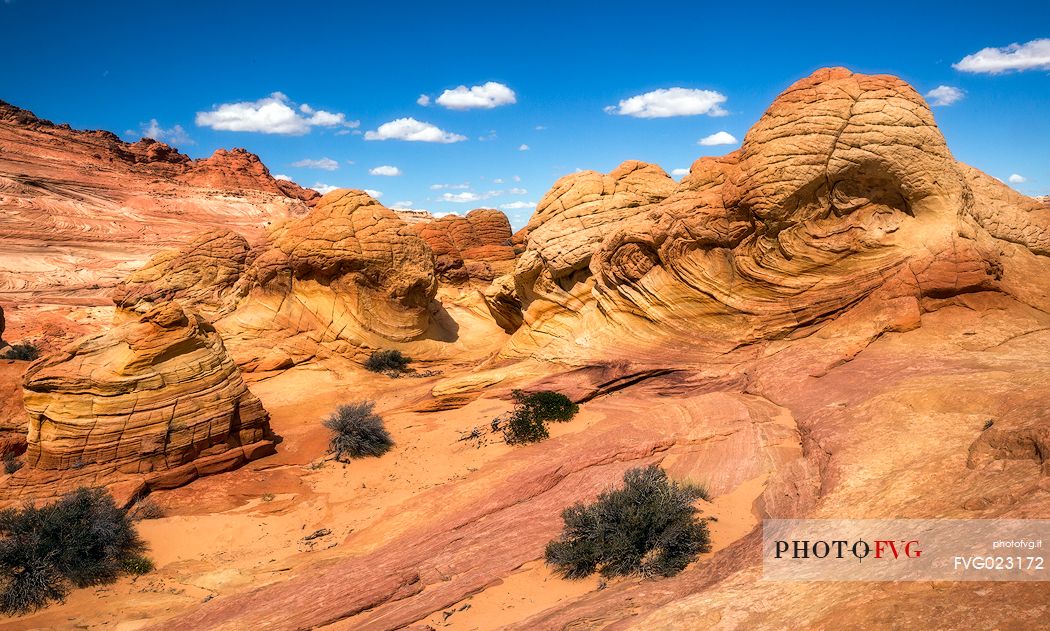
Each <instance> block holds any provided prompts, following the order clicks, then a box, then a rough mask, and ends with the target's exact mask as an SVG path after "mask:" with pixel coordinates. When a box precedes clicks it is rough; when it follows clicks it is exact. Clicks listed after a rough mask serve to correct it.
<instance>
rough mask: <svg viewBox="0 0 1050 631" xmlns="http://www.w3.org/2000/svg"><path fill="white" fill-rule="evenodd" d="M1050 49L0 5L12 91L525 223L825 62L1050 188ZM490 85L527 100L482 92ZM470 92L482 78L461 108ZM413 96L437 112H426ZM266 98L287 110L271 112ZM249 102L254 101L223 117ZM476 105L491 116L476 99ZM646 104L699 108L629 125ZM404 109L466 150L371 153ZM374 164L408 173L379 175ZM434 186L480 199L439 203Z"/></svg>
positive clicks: (176, 137)
mask: <svg viewBox="0 0 1050 631" xmlns="http://www.w3.org/2000/svg"><path fill="white" fill-rule="evenodd" d="M1044 38H1050V3H1048V2H1045V0H1044V1H1041V2H1014V3H1003V4H1001V5H995V6H993V5H988V4H987V2H982V3H972V4H970V3H967V2H950V3H947V2H946V3H942V4H940V5H939V6H938V5H936V4H935V3H928V2H914V1H913V2H908V3H893V2H880V3H878V4H877V5H872V4H870V3H853V4H848V3H842V2H841V1H839V2H833V3H823V4H822V3H808V4H807V5H805V6H804V7H803V6H802V5H801V4H800V3H783V2H770V3H764V2H751V3H746V4H744V3H732V4H730V3H685V2H680V3H665V4H661V3H652V4H644V3H638V2H629V3H628V2H616V1H606V2H598V3H571V2H563V3H553V2H550V3H549V2H534V3H529V4H524V3H521V4H519V3H514V4H511V3H502V4H501V3H491V2H487V3H455V4H453V3H419V4H415V3H367V4H365V3H339V4H338V5H337V4H336V3H331V4H319V3H311V2H305V1H302V2H297V3H288V2H263V1H258V2H250V3H248V2H222V3H220V2H177V3H176V2H170V3H161V2H105V3H103V2H97V3H96V2H90V3H89V2H72V1H69V2H51V1H48V0H0V59H4V60H5V63H4V66H3V71H2V72H0V98H2V99H4V100H7V101H9V102H12V103H14V104H16V105H19V106H21V107H25V108H27V109H30V110H33V111H34V112H35V113H37V114H38V115H40V116H42V117H45V118H49V119H52V120H55V121H58V122H68V123H70V124H71V125H73V126H74V127H78V128H92V129H94V128H102V129H109V130H112V131H114V132H116V133H119V134H121V135H122V136H124V137H125V138H128V139H132V140H133V139H136V138H137V137H138V136H140V135H141V132H142V130H143V129H145V128H148V127H149V125H150V123H151V121H153V120H156V122H157V128H159V129H160V130H161V131H160V132H159V135H161V136H162V139H163V140H165V141H168V142H171V143H172V144H175V145H176V146H178V147H179V148H180V149H181V150H183V151H184V152H186V153H188V154H190V155H191V156H193V157H202V156H206V155H209V154H210V153H211V152H212V151H214V150H215V149H216V148H219V147H233V146H240V147H245V148H247V149H249V150H251V151H253V152H255V153H258V154H259V155H260V156H261V157H262V158H263V160H264V161H265V162H266V164H267V165H268V166H269V167H270V170H271V171H272V172H273V173H275V174H284V175H287V176H290V177H291V178H293V179H295V180H296V181H297V182H299V183H300V184H302V185H304V186H313V185H315V184H327V185H333V186H351V187H356V188H365V189H371V190H375V191H379V192H381V193H382V198H381V200H382V201H383V202H384V203H385V204H387V205H394V204H397V203H398V202H411V203H412V204H413V207H414V208H422V209H428V210H431V211H433V212H436V213H443V212H453V211H458V212H465V211H467V210H469V209H471V208H474V207H480V206H486V207H505V209H506V211H507V213H508V215H509V216H510V217H511V219H512V222H513V223H514V224H515V225H516V226H521V225H523V224H524V223H525V221H527V219H528V217H529V215H530V214H531V207H529V206H528V204H529V203H535V202H536V201H538V200H539V199H540V197H541V196H542V195H543V194H544V193H545V192H546V190H547V189H548V188H549V187H550V185H551V184H552V183H553V182H554V181H555V180H556V179H557V178H558V177H560V176H562V175H564V174H566V173H570V172H572V171H574V170H576V169H598V170H601V171H608V170H610V169H612V168H615V167H616V165H617V164H619V163H620V162H622V161H623V160H626V159H639V160H645V161H649V162H655V163H657V164H659V165H660V166H662V167H664V168H665V169H666V170H667V171H669V172H670V171H672V170H673V169H678V168H687V167H688V166H689V165H690V164H691V163H692V161H693V160H695V159H696V158H697V157H699V156H701V155H718V154H722V153H725V152H728V151H731V150H733V149H735V148H736V146H737V145H736V144H729V145H713V146H704V145H700V144H698V141H699V140H700V139H702V138H705V137H708V136H710V135H712V134H716V133H718V132H726V133H727V134H729V135H730V136H733V137H734V138H736V139H742V138H743V136H744V134H745V132H746V131H747V129H748V128H749V127H750V126H751V125H752V124H753V123H754V122H755V121H756V120H757V119H758V118H759V116H761V114H762V112H763V111H764V110H765V108H766V107H767V106H768V105H769V103H770V102H771V101H772V100H773V98H775V97H776V95H777V94H778V93H779V92H780V91H782V90H783V89H784V88H785V87H787V86H788V85H790V84H791V83H792V82H793V81H795V80H796V79H798V78H800V77H803V76H805V75H807V74H809V73H810V72H812V71H813V70H815V69H816V68H819V67H822V66H829V65H844V66H847V67H849V68H851V69H853V70H856V71H859V72H871V73H876V72H880V73H881V72H885V73H892V74H896V75H898V76H900V77H902V78H904V79H905V80H907V81H909V82H910V83H911V84H912V85H914V86H915V87H916V88H917V89H918V90H919V91H920V92H921V93H923V94H926V93H928V92H929V91H931V90H933V89H935V88H938V87H939V86H948V87H950V88H955V89H957V90H960V91H961V98H959V99H958V100H956V101H955V102H954V103H952V104H950V105H942V106H938V107H935V108H934V111H935V114H936V116H937V121H938V123H939V125H940V127H941V129H942V131H943V132H944V134H945V136H946V137H947V138H948V144H949V147H950V148H951V150H952V151H953V153H954V154H955V156H956V157H957V158H959V159H961V160H963V161H964V162H967V163H969V164H972V165H974V166H977V167H978V168H980V169H982V170H984V171H986V172H988V173H990V174H992V175H994V176H996V177H999V178H1001V179H1003V180H1007V179H1009V178H1010V176H1011V175H1018V176H1021V177H1022V178H1023V179H1024V181H1023V182H1021V181H1019V180H1018V178H1014V179H1015V180H1017V181H1015V182H1014V183H1013V184H1012V185H1013V186H1015V187H1016V188H1017V189H1018V190H1020V191H1022V192H1024V193H1027V194H1032V195H1044V194H1050V150H1048V148H1050V120H1048V112H1050V62H1047V63H1041V62H1040V59H1042V57H1041V55H1043V54H1044V53H1043V51H1044V48H1045V46H1050V43H1045V44H1044V43H1040V42H1039V41H1038V40H1041V39H1044ZM1031 42H1034V44H1032V45H1031V46H1029V47H1024V48H1022V49H1021V50H1020V51H1019V52H1018V51H1016V50H1013V51H1010V50H1007V51H1002V52H1000V53H998V54H996V53H994V51H993V54H991V56H989V55H983V56H982V57H981V58H978V59H976V61H974V59H973V58H971V62H970V63H969V64H963V66H964V67H969V68H970V71H966V70H961V69H957V68H955V67H953V64H958V63H959V62H961V61H962V60H963V59H964V58H966V57H967V56H971V55H974V54H975V53H978V51H981V50H983V49H985V48H1001V47H1007V46H1009V45H1011V44H1015V43H1016V44H1021V45H1025V44H1028V43H1031ZM1043 61H1044V62H1045V61H1046V60H1045V59H1043ZM1015 67H1017V68H1023V67H1027V69H1013V70H1011V69H1010V68H1015ZM1004 69H1005V71H1001V72H994V73H993V72H990V70H1004ZM489 82H493V83H494V84H495V83H498V84H500V86H505V87H506V88H509V90H510V91H511V92H512V94H513V99H508V97H507V94H506V92H504V91H503V90H502V88H498V87H496V86H494V85H490V87H489V88H485V87H484V86H485V85H486V84H487V83H489ZM459 86H464V90H463V91H467V92H469V88H471V87H474V86H481V88H480V89H479V90H476V91H475V94H473V96H471V95H470V94H468V95H467V98H466V99H464V98H463V97H464V95H463V94H461V93H457V92H456V88H457V87H459ZM671 88H681V89H682V91H680V92H678V93H674V92H672V93H666V92H662V93H661V92H657V93H656V94H655V95H652V96H650V97H647V98H645V99H642V100H643V101H645V102H646V103H648V105H649V107H644V105H645V104H644V103H643V107H640V108H638V107H636V108H633V109H632V104H635V103H637V100H636V101H630V99H631V97H635V96H640V95H646V94H648V93H651V92H654V91H658V90H668V89H671ZM446 90H448V91H451V93H450V95H449V96H448V97H446V98H445V99H443V101H444V103H446V104H451V105H453V106H454V107H458V108H459V109H452V108H449V107H446V106H444V105H442V104H439V103H438V102H437V101H438V98H439V97H440V96H441V95H442V94H443V93H444V92H445V91H446ZM275 92H279V93H281V94H282V95H284V96H283V97H281V96H278V97H271V96H270V95H272V94H273V93H275ZM711 93H717V95H716V96H714V97H713V96H712V94H711ZM676 94H677V96H679V97H681V98H680V99H678V100H674V99H670V100H669V99H668V98H667V97H670V96H675V95H676ZM941 94H947V95H948V96H949V97H950V96H951V95H952V94H956V95H957V94H958V93H953V92H951V91H947V92H945V91H942V92H941ZM421 95H428V97H429V98H430V104H429V105H428V106H423V105H420V104H419V103H417V100H418V99H419V97H420V96H421ZM268 97H269V98H271V99H272V100H273V102H274V103H277V105H278V107H276V108H274V107H271V108H270V110H273V111H276V112H277V113H278V114H282V113H283V116H284V118H283V119H282V118H281V117H280V116H278V117H276V118H273V117H271V118H270V119H266V117H265V116H264V115H261V114H259V113H258V112H257V111H256V110H257V109H258V108H259V107H260V106H261V105H265V102H264V103H262V104H260V103H259V101H260V100H261V99H266V98H268ZM720 97H724V100H722V101H718V98H720ZM282 98H283V99H284V100H283V101H282V100H281V99H282ZM509 100H513V103H510V102H508V101H509ZM949 100H950V98H949ZM621 101H624V102H625V104H624V107H620V105H619V104H620V103H621ZM238 103H241V104H245V103H248V104H251V105H250V106H241V107H239V108H238V107H235V108H233V109H230V108H229V107H227V108H225V109H222V106H223V105H229V104H238ZM479 103H480V104H488V105H495V106H494V107H490V108H486V107H471V108H467V109H463V107H464V106H465V105H470V104H475V105H476V104H479ZM303 104H307V105H308V108H305V109H304V108H301V106H302V105H303ZM610 106H613V109H614V110H616V111H621V110H623V111H627V112H633V113H634V114H636V115H631V114H630V113H627V114H619V113H616V111H614V112H612V113H610V112H607V111H606V109H607V108H609V107H610ZM281 107H283V108H284V109H280V108H281ZM668 108H670V109H668ZM246 112H247V113H246ZM289 112H290V114H289ZM654 112H655V113H663V114H666V113H677V114H684V115H676V116H667V117H639V116H637V114H639V113H640V114H653V113H654ZM690 112H693V113H692V114H690ZM695 112H703V113H695ZM199 113H204V115H203V116H199ZM271 113H273V112H271ZM319 113H320V114H319ZM712 114H719V115H712ZM340 115H341V117H340ZM238 116H241V117H242V118H241V119H238ZM402 118H412V119H415V120H417V121H419V122H421V123H426V124H427V125H431V126H433V127H436V128H438V129H439V130H440V131H434V130H432V129H431V130H429V131H427V130H424V131H423V133H422V135H423V137H425V138H430V139H434V138H443V139H444V140H450V139H457V138H458V137H460V136H461V137H465V138H466V140H463V141H459V142H411V141H405V140H397V139H388V140H366V137H367V136H366V132H373V133H372V134H371V137H373V138H374V137H376V136H377V135H378V136H383V135H384V134H383V133H381V132H382V130H381V128H380V126H381V125H384V124H385V123H390V122H391V121H396V120H398V119H402ZM263 119H266V120H263ZM223 121H225V122H223ZM353 121H356V122H358V123H359V124H358V126H357V127H356V128H354V127H350V126H348V124H349V123H350V122H353ZM198 123H201V124H198ZM312 123H317V124H312ZM176 125H178V126H180V127H181V131H182V133H178V132H173V131H172V130H173V129H175V126H176ZM266 125H270V127H269V128H266V127H265V126H266ZM216 126H218V127H223V126H225V127H231V126H232V127H238V126H240V127H242V128H243V127H246V126H247V127H249V128H253V129H256V131H230V130H227V129H216V128H215V127H216ZM394 127H396V128H399V129H402V131H403V128H405V125H403V124H399V125H394ZM263 129H267V130H269V131H273V130H279V131H283V132H284V133H263ZM385 129H387V130H389V129H390V127H387V128H385ZM129 131H131V132H132V133H130V134H129V133H127V132H129ZM395 131H396V130H395ZM289 132H290V133H289ZM442 132H443V133H444V136H442ZM388 135H389V134H388ZM523 145H526V146H527V147H528V150H521V149H522V146H523ZM325 158H327V159H328V161H325V160H324V159H325ZM304 161H312V162H304ZM296 163H299V164H300V165H302V166H294V165H295V164H296ZM323 166H327V167H329V168H328V169H325V168H322V167H323ZM333 166H334V167H335V168H334V169H332V167H333ZM382 166H388V167H396V168H397V170H398V171H399V172H400V173H401V175H398V176H382V175H373V174H370V170H372V169H375V168H377V167H382ZM385 171H389V169H385ZM441 184H448V185H459V186H463V185H465V186H466V188H444V189H432V186H434V185H441ZM522 191H524V192H522ZM496 193H498V194H496ZM446 195H448V196H450V197H451V196H459V198H463V199H468V200H473V201H468V202H463V203H456V202H453V201H445V199H444V198H443V196H446Z"/></svg>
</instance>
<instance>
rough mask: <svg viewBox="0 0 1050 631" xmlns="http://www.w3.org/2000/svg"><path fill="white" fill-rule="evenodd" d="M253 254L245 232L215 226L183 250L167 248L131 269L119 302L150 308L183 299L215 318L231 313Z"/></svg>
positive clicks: (134, 308)
mask: <svg viewBox="0 0 1050 631" xmlns="http://www.w3.org/2000/svg"><path fill="white" fill-rule="evenodd" d="M250 253H251V248H250V247H249V245H248V242H247V241H246V240H245V239H244V237H242V236H240V235H239V234H237V233H235V232H231V231H229V230H221V229H216V230H209V231H207V232H204V233H201V234H200V235H198V236H197V237H196V238H194V239H193V240H192V241H190V242H189V243H188V244H186V245H184V246H183V247H182V248H180V249H177V250H168V251H165V252H161V253H160V254H158V255H156V256H154V257H153V258H152V259H150V261H149V263H147V264H146V266H145V267H143V268H142V269H139V270H136V271H134V272H132V273H131V274H129V275H128V276H127V278H125V279H124V280H123V281H122V282H121V283H120V284H119V285H117V287H116V288H115V289H114V291H113V302H114V303H115V304H116V306H117V308H118V309H121V310H126V311H133V312H136V313H145V312H147V311H149V310H150V309H152V308H153V307H154V306H155V305H158V304H161V303H164V302H168V301H171V300H177V301H179V302H181V303H183V304H186V305H189V306H191V307H192V308H193V309H196V310H197V311H199V312H201V313H202V314H205V315H207V316H208V317H209V318H215V317H216V316H217V315H219V314H221V313H224V312H225V310H226V308H227V303H228V299H229V297H230V294H231V293H232V292H233V288H234V285H235V284H236V283H237V281H239V280H240V278H241V275H242V274H243V273H244V270H245V269H246V267H247V265H248V263H249V260H250Z"/></svg>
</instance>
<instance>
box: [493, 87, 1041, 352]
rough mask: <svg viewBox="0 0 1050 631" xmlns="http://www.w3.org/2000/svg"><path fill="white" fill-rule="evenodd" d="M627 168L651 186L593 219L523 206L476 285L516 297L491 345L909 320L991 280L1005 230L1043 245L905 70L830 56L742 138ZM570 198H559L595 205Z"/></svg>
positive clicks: (738, 333) (1035, 210)
mask: <svg viewBox="0 0 1050 631" xmlns="http://www.w3.org/2000/svg"><path fill="white" fill-rule="evenodd" d="M637 169H638V166H637V165H634V164H630V163H629V164H625V165H624V166H623V167H621V169H619V170H618V171H619V172H623V171H624V170H629V171H632V172H634V171H636V170H637ZM591 177H592V178H593V177H594V176H591ZM637 185H638V186H639V187H642V188H643V189H644V190H647V191H648V192H647V193H646V194H642V193H639V194H638V195H639V196H640V199H639V200H638V201H637V202H636V203H633V204H628V205H627V207H626V208H624V209H622V210H621V211H620V213H619V214H618V215H616V221H615V222H614V225H613V226H612V227H611V228H609V229H605V230H604V232H602V233H601V234H591V235H588V234H586V233H581V234H579V235H577V234H576V233H573V232H572V231H568V230H561V231H558V232H557V233H555V234H551V235H544V234H543V232H541V231H543V230H544V228H545V227H546V226H548V225H551V224H550V222H549V220H548V221H547V222H544V221H543V219H544V215H545V213H541V212H540V209H537V215H536V217H534V218H533V221H532V222H530V226H533V228H532V230H531V231H530V232H529V235H528V243H527V247H526V251H525V252H524V254H522V256H521V258H520V259H519V261H518V264H517V267H516V269H515V272H514V275H513V278H512V280H511V279H504V280H500V281H499V282H498V283H496V284H494V285H493V287H491V288H490V289H489V290H488V292H487V297H488V299H489V302H490V304H491V305H493V311H494V313H495V314H497V315H498V316H499V317H500V318H501V320H502V321H503V322H504V323H505V324H508V325H513V324H514V322H515V318H514V317H509V316H508V315H506V314H507V312H508V311H511V307H512V306H513V305H514V304H516V303H519V304H521V311H520V313H521V316H520V318H518V319H520V320H521V321H522V322H523V325H522V326H521V327H520V328H519V329H518V330H517V333H516V334H515V336H514V337H513V339H512V341H511V344H510V345H509V346H508V347H507V348H506V349H505V351H504V353H505V355H507V356H508V357H520V356H524V355H530V356H536V355H537V353H539V354H541V355H542V356H546V357H550V358H553V359H560V360H566V361H586V359H585V358H590V359H596V358H600V357H609V355H610V353H611V354H612V355H613V356H630V355H633V354H634V353H635V352H636V350H637V349H640V348H645V347H647V346H653V345H659V346H664V347H666V348H667V349H668V351H669V352H670V353H671V354H672V355H676V354H688V355H689V357H690V358H691V360H692V361H704V360H705V359H707V360H710V359H713V358H716V357H720V356H722V355H724V354H725V353H727V352H730V351H732V350H733V349H739V348H743V347H746V346H747V345H749V344H754V343H756V342H762V341H769V340H774V339H780V338H783V337H785V336H794V337H798V336H801V335H805V334H807V333H810V332H812V331H813V330H815V329H819V328H820V327H821V326H822V325H823V324H824V323H826V322H828V321H829V320H831V319H834V318H836V317H838V316H840V315H843V314H844V313H846V312H847V311H849V310H851V309H854V310H857V309H859V310H861V311H863V310H867V311H868V312H878V311H881V312H884V313H893V314H897V315H894V316H893V317H891V318H890V319H889V320H887V321H886V322H885V323H884V326H885V327H887V328H888V329H893V328H895V327H898V328H899V327H901V326H910V325H909V324H908V322H911V321H914V320H915V319H916V317H917V315H918V313H919V311H920V310H921V309H922V308H923V306H922V303H923V301H925V300H928V299H935V298H944V297H946V296H950V295H955V294H959V293H965V292H973V291H982V290H995V289H998V288H1000V287H1001V286H1002V283H1001V281H1002V278H1003V275H1004V270H1003V266H1004V260H1003V257H1002V256H1001V250H1002V247H1003V245H1004V244H1003V242H1009V244H1016V245H1017V246H1019V247H1020V248H1021V249H1020V250H1019V251H1018V257H1019V259H1018V260H1020V259H1025V260H1028V261H1030V260H1031V259H1030V257H1031V256H1034V255H1038V254H1042V253H1044V252H1045V247H1046V245H1045V243H1044V241H1045V239H1046V237H1045V235H1046V232H1045V231H1046V226H1047V225H1048V223H1047V215H1046V213H1045V210H1043V209H1040V208H1039V207H1038V206H1039V205H1038V203H1037V202H1035V201H1030V200H1029V201H1025V199H1023V196H1020V195H1017V194H1016V193H1012V192H1011V191H1009V189H1006V187H1003V186H998V185H997V184H995V183H994V180H992V179H991V178H989V177H988V176H985V175H983V174H980V173H978V172H975V171H973V170H972V169H969V168H968V167H964V166H960V165H959V164H958V163H956V162H955V160H954V159H953V158H952V156H951V154H950V152H949V151H948V149H947V146H946V145H945V142H944V138H943V136H942V135H941V133H940V131H939V130H938V129H937V126H936V124H935V122H934V120H933V115H932V113H931V112H930V109H929V107H928V106H927V104H926V103H925V101H924V100H923V99H922V97H921V96H920V95H919V94H918V93H917V92H916V91H915V90H914V89H912V88H911V86H909V85H908V84H906V83H905V82H903V81H901V80H899V79H897V78H895V77H890V76H884V75H879V76H867V75H859V74H854V73H851V72H850V71H848V70H845V69H841V68H836V69H826V70H821V71H818V72H816V73H814V74H813V75H812V76H810V77H808V78H806V79H803V80H801V81H799V82H798V83H796V84H795V85H793V86H792V87H790V88H789V89H788V90H786V91H785V92H784V93H783V94H782V95H781V96H780V97H778V98H777V99H776V101H775V102H774V103H773V105H772V106H771V107H770V108H769V109H768V110H767V111H766V113H765V114H764V115H763V116H762V118H761V119H760V120H759V121H758V123H756V125H755V126H754V127H753V128H752V129H751V130H750V131H749V132H748V134H747V136H746V137H745V139H744V142H743V145H742V147H741V149H740V150H739V151H737V152H734V153H732V154H729V155H727V156H725V157H723V158H704V159H701V160H698V161H697V162H696V163H695V164H694V165H693V168H692V169H691V172H690V174H689V175H688V176H687V177H685V178H684V179H683V180H682V182H681V183H680V184H678V185H677V187H676V188H675V189H674V190H673V191H672V192H670V193H668V185H667V183H666V182H664V180H663V179H662V178H659V177H656V178H646V179H644V180H642V181H640V182H638V184H637ZM646 186H648V187H649V188H648V189H645V187H646ZM563 188H565V185H564V184H560V185H556V187H555V191H552V193H551V194H550V195H548V198H549V197H550V196H551V195H555V194H557V196H558V198H559V199H560V198H561V197H563V195H562V194H560V193H558V191H560V190H561V189H563ZM575 200H576V198H574V197H569V198H568V199H566V200H565V201H563V202H561V203H560V205H559V206H558V208H559V210H560V214H561V215H566V216H572V215H575V214H580V213H582V214H586V215H587V216H594V215H596V214H597V213H595V212H594V211H593V210H590V211H588V210H587V208H588V204H594V203H596V202H594V201H588V200H585V199H584V198H580V199H579V200H578V201H575ZM646 201H648V203H646ZM563 207H566V208H563ZM546 214H550V213H549V212H547V213H546ZM554 225H556V224H554ZM548 230H549V229H548ZM559 237H560V239H561V240H560V241H559ZM1025 257H1028V258H1025ZM569 273H572V274H573V275H572V276H569V275H567V274H569ZM908 312H910V313H911V315H909V314H908ZM890 320H892V321H890ZM624 340H630V341H629V342H628V343H627V344H624V343H623V341H624ZM636 341H637V344H636V343H635V342H636ZM621 354H622V355H621Z"/></svg>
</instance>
